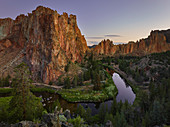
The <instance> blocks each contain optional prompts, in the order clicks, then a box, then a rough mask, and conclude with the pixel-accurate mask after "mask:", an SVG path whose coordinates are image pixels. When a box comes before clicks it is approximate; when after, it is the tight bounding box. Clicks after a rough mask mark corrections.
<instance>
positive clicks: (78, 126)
mask: <svg viewBox="0 0 170 127" xmlns="http://www.w3.org/2000/svg"><path fill="white" fill-rule="evenodd" d="M68 122H69V123H72V124H73V125H74V127H81V126H82V125H83V123H84V120H83V119H82V118H81V117H80V116H77V117H76V118H74V119H69V120H68Z"/></svg>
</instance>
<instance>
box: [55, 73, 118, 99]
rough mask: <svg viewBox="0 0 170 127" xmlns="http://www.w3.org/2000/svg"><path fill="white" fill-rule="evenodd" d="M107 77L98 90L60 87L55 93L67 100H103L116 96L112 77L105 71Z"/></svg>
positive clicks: (116, 91)
mask: <svg viewBox="0 0 170 127" xmlns="http://www.w3.org/2000/svg"><path fill="white" fill-rule="evenodd" d="M105 73H106V75H107V77H108V79H107V80H106V84H105V85H103V86H102V89H101V90H100V91H94V90H92V89H82V87H77V88H73V89H62V90H60V91H58V92H57V93H58V94H60V95H61V97H62V98H64V99H65V100H67V101H68V102H103V101H105V100H108V99H111V98H114V97H116V95H117V93H118V90H117V87H116V86H115V84H114V82H113V80H112V77H111V76H110V75H109V74H108V73H107V71H105Z"/></svg>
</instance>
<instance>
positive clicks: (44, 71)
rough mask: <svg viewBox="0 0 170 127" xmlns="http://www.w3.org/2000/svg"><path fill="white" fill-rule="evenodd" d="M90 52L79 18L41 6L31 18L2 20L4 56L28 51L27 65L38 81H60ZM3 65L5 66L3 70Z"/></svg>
mask: <svg viewBox="0 0 170 127" xmlns="http://www.w3.org/2000/svg"><path fill="white" fill-rule="evenodd" d="M87 49H88V47H87V43H86V40H85V38H84V36H83V35H82V34H81V32H80V29H79V28H78V26H77V21H76V16H75V15H69V16H68V14H67V13H63V14H62V15H60V14H58V13H57V11H53V10H51V9H49V8H45V7H42V6H39V7H37V8H36V10H34V11H32V13H28V15H27V16H25V15H20V16H18V17H17V18H16V19H15V20H12V19H10V18H6V19H0V55H2V54H5V52H7V51H8V52H12V51H16V50H24V52H23V55H24V57H25V62H26V63H27V64H28V65H29V67H30V70H31V73H32V75H33V79H34V80H42V81H43V82H45V83H49V82H50V81H56V80H57V78H58V76H59V75H61V74H62V73H63V72H64V67H65V66H66V65H67V63H68V62H69V61H72V62H75V61H78V62H80V61H81V60H82V58H83V54H84V53H85V52H86V50H87ZM16 54H17V53H16ZM5 55H6V56H7V57H8V58H9V57H10V56H8V54H5ZM16 56H17V55H16ZM8 58H7V59H8ZM9 59H10V58H9ZM11 59H12V58H11ZM1 60H2V59H1V58H0V63H1ZM9 61H11V60H9ZM7 62H8V61H7ZM3 66H4V65H3V64H1V68H2V69H3Z"/></svg>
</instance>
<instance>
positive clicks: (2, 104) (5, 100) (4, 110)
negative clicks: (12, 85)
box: [0, 96, 12, 122]
mask: <svg viewBox="0 0 170 127" xmlns="http://www.w3.org/2000/svg"><path fill="white" fill-rule="evenodd" d="M11 99H12V96H10V97H1V98H0V121H4V122H10V119H9V116H10V113H9V111H8V108H9V103H10V101H11Z"/></svg>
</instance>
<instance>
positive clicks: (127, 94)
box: [35, 73, 136, 115]
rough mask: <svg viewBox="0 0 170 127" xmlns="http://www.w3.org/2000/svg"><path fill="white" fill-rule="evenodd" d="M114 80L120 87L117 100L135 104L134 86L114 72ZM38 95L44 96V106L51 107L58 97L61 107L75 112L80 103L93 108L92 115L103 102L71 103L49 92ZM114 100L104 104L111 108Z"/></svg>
mask: <svg viewBox="0 0 170 127" xmlns="http://www.w3.org/2000/svg"><path fill="white" fill-rule="evenodd" d="M112 78H113V81H114V83H115V85H116V87H117V89H118V95H117V97H116V101H117V102H119V101H122V102H124V101H125V100H128V102H129V103H130V104H133V102H134V100H135V97H136V95H135V94H134V93H133V91H132V88H131V87H130V86H127V85H126V84H125V82H124V80H123V79H122V78H121V77H120V76H119V74H117V73H114V74H113V76H112ZM35 95H36V96H39V97H42V103H43V105H44V107H46V108H49V107H50V106H52V104H53V103H54V101H56V100H57V99H58V100H59V102H60V104H61V107H62V108H63V109H69V110H70V111H71V112H72V113H74V112H75V111H76V109H77V107H78V106H79V105H82V106H83V107H84V108H85V109H87V108H88V107H90V108H91V110H92V115H94V114H97V113H98V111H99V108H100V107H101V105H102V103H69V102H67V101H65V100H64V99H62V98H61V97H60V96H59V95H57V94H49V93H35ZM112 102H113V100H108V101H105V102H103V103H104V105H105V106H106V105H107V107H108V109H110V108H111V104H112Z"/></svg>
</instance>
